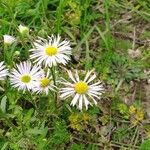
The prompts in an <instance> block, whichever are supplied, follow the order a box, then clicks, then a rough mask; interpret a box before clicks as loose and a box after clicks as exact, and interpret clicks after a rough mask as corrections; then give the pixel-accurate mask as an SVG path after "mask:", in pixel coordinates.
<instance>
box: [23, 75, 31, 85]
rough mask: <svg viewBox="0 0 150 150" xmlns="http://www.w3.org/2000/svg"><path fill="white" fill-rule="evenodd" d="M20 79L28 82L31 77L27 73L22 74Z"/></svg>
mask: <svg viewBox="0 0 150 150" xmlns="http://www.w3.org/2000/svg"><path fill="white" fill-rule="evenodd" d="M21 81H22V82H24V83H29V82H30V81H31V77H30V76H29V75H23V76H22V77H21Z"/></svg>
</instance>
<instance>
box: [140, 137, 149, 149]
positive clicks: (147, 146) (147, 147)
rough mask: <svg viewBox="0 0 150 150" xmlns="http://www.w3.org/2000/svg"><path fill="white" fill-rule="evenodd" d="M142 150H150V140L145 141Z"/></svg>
mask: <svg viewBox="0 0 150 150" xmlns="http://www.w3.org/2000/svg"><path fill="white" fill-rule="evenodd" d="M140 150H150V139H148V140H145V141H144V142H143V143H142V144H141V146H140Z"/></svg>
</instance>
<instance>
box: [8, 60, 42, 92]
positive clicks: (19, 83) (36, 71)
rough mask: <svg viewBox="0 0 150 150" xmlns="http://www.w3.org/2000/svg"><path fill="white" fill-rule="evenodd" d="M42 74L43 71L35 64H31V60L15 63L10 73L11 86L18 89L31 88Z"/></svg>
mask: <svg viewBox="0 0 150 150" xmlns="http://www.w3.org/2000/svg"><path fill="white" fill-rule="evenodd" d="M41 76H43V71H42V70H41V68H40V67H39V66H37V65H34V66H32V64H31V62H29V61H26V62H21V63H20V64H19V65H16V69H13V70H12V72H11V74H10V81H11V84H12V86H13V87H15V88H18V90H23V91H25V90H31V89H33V88H34V87H35V86H36V85H37V80H38V79H40V78H41Z"/></svg>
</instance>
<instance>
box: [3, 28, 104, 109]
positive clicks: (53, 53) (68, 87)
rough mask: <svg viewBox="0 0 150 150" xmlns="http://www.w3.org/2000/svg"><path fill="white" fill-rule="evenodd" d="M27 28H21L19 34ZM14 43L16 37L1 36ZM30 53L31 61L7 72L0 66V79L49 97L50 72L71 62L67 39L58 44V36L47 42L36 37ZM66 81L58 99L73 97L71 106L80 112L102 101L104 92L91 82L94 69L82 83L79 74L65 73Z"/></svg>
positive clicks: (54, 90)
mask: <svg viewBox="0 0 150 150" xmlns="http://www.w3.org/2000/svg"><path fill="white" fill-rule="evenodd" d="M23 29H25V30H27V28H23V27H22V26H20V28H19V30H20V32H23V31H22V30H23ZM13 42H15V38H14V37H12V36H10V35H4V43H7V44H9V45H11V44H12V43H13ZM29 51H30V53H31V54H30V60H27V61H25V62H20V64H16V65H15V67H14V68H13V69H11V70H10V71H8V69H6V67H5V65H4V62H1V63H0V80H4V79H5V78H6V76H8V77H9V78H10V84H11V85H12V87H14V88H17V89H18V90H22V91H23V92H25V91H26V90H28V91H30V92H34V93H37V94H39V93H45V94H46V95H48V94H49V91H53V92H56V88H57V87H56V85H54V81H53V79H52V76H51V75H50V69H51V68H52V67H53V66H56V65H58V64H63V65H66V64H67V63H68V62H69V60H70V55H71V54H72V52H71V47H70V42H69V41H67V40H64V41H61V37H60V36H59V35H58V36H53V35H52V36H50V37H48V38H47V39H43V38H41V37H38V39H37V40H36V41H35V42H34V43H33V48H32V49H31V50H29ZM67 72H68V76H69V78H70V79H71V80H72V81H71V82H68V81H67V80H65V79H63V78H62V80H61V81H60V82H59V83H61V84H62V85H63V87H61V88H60V89H59V88H57V89H59V92H60V98H62V99H66V98H68V97H73V99H72V101H71V105H73V106H75V105H76V106H77V107H78V109H80V110H82V109H83V105H85V108H86V109H88V105H92V102H94V104H95V105H97V101H96V99H100V98H101V94H102V92H103V90H104V88H103V86H102V84H101V82H100V81H98V82H96V83H93V80H94V79H95V78H96V75H95V73H94V70H91V71H88V72H87V74H86V75H85V78H84V79H83V80H82V79H80V77H79V74H78V71H77V70H75V71H74V73H72V72H71V71H67Z"/></svg>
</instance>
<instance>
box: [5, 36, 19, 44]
mask: <svg viewBox="0 0 150 150" xmlns="http://www.w3.org/2000/svg"><path fill="white" fill-rule="evenodd" d="M3 37H4V44H5V45H11V44H13V43H14V42H15V41H16V39H15V38H14V37H13V36H11V35H3Z"/></svg>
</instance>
